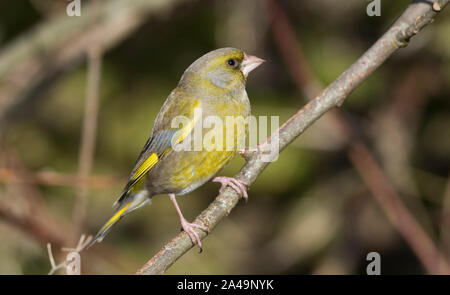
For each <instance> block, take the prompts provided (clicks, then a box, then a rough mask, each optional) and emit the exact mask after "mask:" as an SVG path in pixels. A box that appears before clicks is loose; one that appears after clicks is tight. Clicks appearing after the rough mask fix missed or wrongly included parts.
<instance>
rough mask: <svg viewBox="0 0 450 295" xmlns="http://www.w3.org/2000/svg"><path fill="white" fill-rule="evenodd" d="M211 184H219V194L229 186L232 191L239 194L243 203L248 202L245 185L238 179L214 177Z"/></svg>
mask: <svg viewBox="0 0 450 295" xmlns="http://www.w3.org/2000/svg"><path fill="white" fill-rule="evenodd" d="M212 181H213V182H220V183H221V184H222V186H221V187H220V189H219V192H220V193H222V192H223V190H224V189H225V188H226V187H227V186H229V187H231V188H232V189H234V190H235V191H236V192H237V193H238V194H240V195H241V196H242V197H243V198H244V199H245V201H247V200H248V194H247V184H246V183H245V182H244V181H242V180H239V179H236V178H233V177H227V176H219V177H215V178H214V179H213V180H212Z"/></svg>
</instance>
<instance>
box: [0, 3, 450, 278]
mask: <svg viewBox="0 0 450 295" xmlns="http://www.w3.org/2000/svg"><path fill="white" fill-rule="evenodd" d="M70 3H71V2H69V1H64V0H58V1H54V0H28V1H25V0H19V1H12V0H7V1H1V3H0V132H1V133H0V273H1V274H46V273H48V272H49V271H50V268H51V266H50V262H49V258H48V254H47V248H46V244H47V243H51V245H52V248H53V253H54V255H55V259H56V261H57V262H61V261H62V260H63V259H64V257H65V255H66V253H65V252H62V251H61V247H74V246H75V245H76V244H77V241H78V240H79V238H80V235H81V234H83V233H84V234H87V235H92V234H95V233H96V231H97V230H98V229H99V227H100V226H101V225H102V224H103V223H104V222H105V220H106V219H107V218H109V217H110V216H111V214H112V212H113V208H112V203H113V202H114V201H115V199H116V198H117V196H118V195H119V194H120V192H121V190H122V187H123V185H124V184H125V182H126V178H127V176H128V173H129V172H130V170H131V168H132V167H133V165H134V161H135V160H136V158H137V156H138V154H139V152H140V150H141V148H142V146H143V145H144V143H145V141H146V139H147V137H148V135H149V133H150V131H151V128H152V124H153V120H154V118H155V116H156V114H157V113H158V111H159V108H160V107H161V105H162V103H163V102H164V100H165V98H166V96H167V95H168V94H169V92H170V91H171V90H172V89H173V88H174V87H176V85H177V83H178V80H179V78H180V77H181V75H182V73H183V71H184V70H185V69H186V68H187V67H188V66H189V65H190V64H191V63H192V62H193V61H194V60H195V59H197V58H198V57H200V56H201V55H203V54H205V53H206V52H208V51H211V50H214V49H216V48H220V47H226V46H233V47H237V48H241V49H243V50H244V51H246V52H247V53H250V54H254V55H256V56H259V57H262V58H264V59H266V60H267V62H266V63H265V64H264V65H263V66H261V67H260V68H258V69H257V70H256V71H254V72H253V73H252V74H251V75H250V77H249V80H248V83H247V92H248V94H249V97H250V100H251V103H252V113H253V115H256V116H258V115H267V116H272V115H277V116H280V123H282V122H284V121H285V120H286V119H288V118H289V117H290V116H291V115H293V114H294V113H295V112H296V111H297V110H298V109H299V108H301V107H302V106H303V105H304V104H305V103H306V102H307V101H308V99H311V98H312V97H314V96H315V95H316V94H318V93H319V92H320V90H321V89H323V88H324V87H325V86H326V85H328V84H329V83H331V82H332V81H333V80H334V79H336V78H337V77H338V75H340V74H341V73H342V72H343V71H344V70H346V69H347V68H348V67H349V66H350V65H351V64H352V63H353V62H354V61H355V60H356V59H357V58H358V57H359V56H361V55H362V54H363V53H364V51H365V50H367V49H368V48H369V47H370V46H371V45H372V44H373V43H374V42H375V41H376V40H377V38H379V37H380V36H381V35H382V34H383V33H384V32H385V31H386V30H387V29H388V28H389V26H390V25H391V24H392V23H393V22H394V21H395V19H396V18H397V17H398V16H399V15H400V14H401V13H402V12H403V11H404V9H405V8H406V7H407V6H408V4H409V3H410V1H408V0H399V1H386V0H382V1H381V16H378V17H369V16H368V15H367V14H366V6H367V5H368V3H369V1H363V0H347V1H332V0H314V1H313V0H304V1H298V0H286V1H271V0H245V1H241V0H227V1H220V0H215V1H200V0H191V1H188V0H184V1H181V0H166V1H162V0H158V1H156V0H145V1H144V0H127V1H122V0H103V1H102V0H97V1H95V0H94V1H87V0H82V1H81V15H80V16H72V17H69V16H68V15H67V13H66V8H67V5H69V4H70ZM447 10H448V9H447ZM449 57H450V17H449V12H448V11H444V12H442V14H441V15H439V16H438V17H437V19H436V21H435V22H434V23H433V24H432V25H430V26H428V27H426V28H425V29H424V30H423V31H422V32H420V34H419V35H418V36H416V37H414V38H413V40H412V42H411V44H410V45H409V46H408V47H406V48H405V49H401V50H400V51H398V52H397V53H395V54H394V55H393V56H392V57H391V58H390V59H389V60H388V61H387V62H386V63H385V64H383V65H382V66H381V68H380V69H378V70H377V71H376V72H375V73H374V74H373V75H371V76H370V77H369V78H368V79H367V80H366V81H365V82H364V83H363V84H362V85H361V86H360V87H358V89H357V90H356V91H354V93H352V94H351V95H350V96H349V97H348V99H347V100H346V101H345V103H344V105H343V106H342V108H341V109H340V110H337V111H332V112H329V113H327V114H326V115H325V116H323V117H322V118H321V119H320V120H318V121H317V122H316V123H315V124H313V126H311V127H310V128H309V129H308V130H307V131H306V132H305V133H304V134H303V135H301V136H300V138H298V139H297V140H296V141H295V142H293V143H292V144H291V145H290V146H289V147H288V148H287V149H286V150H284V151H283V152H282V153H281V154H280V157H279V159H278V160H277V161H276V162H274V163H272V164H270V165H269V166H268V168H267V169H266V170H265V171H264V172H263V173H262V174H261V175H260V177H259V178H258V179H257V181H256V182H255V183H254V185H252V186H251V188H250V190H249V195H250V199H249V202H248V203H247V204H245V203H244V202H240V203H239V204H238V205H237V207H236V208H235V210H233V211H232V212H231V214H230V215H229V216H228V217H227V218H224V219H223V220H222V222H221V223H220V224H219V225H218V226H217V227H216V228H215V229H214V231H213V232H212V233H211V234H210V235H208V237H207V238H206V239H205V240H204V241H203V247H204V251H203V253H201V254H198V251H197V249H194V250H191V251H189V252H188V253H187V254H186V255H184V256H183V257H181V259H180V260H178V261H177V262H176V263H175V264H174V265H173V266H172V267H171V268H169V270H168V271H167V274H247V273H250V274H365V273H366V266H367V264H368V263H369V262H368V261H366V255H367V254H368V253H369V252H372V251H376V252H378V253H379V254H380V255H381V272H382V273H383V274H421V273H428V272H430V271H429V269H427V268H426V267H424V263H423V260H422V259H421V258H419V256H420V255H418V253H420V251H422V252H423V251H426V250H425V249H426V247H425V246H424V248H423V249H422V250H420V249H419V250H417V249H416V250H412V249H413V248H414V247H412V244H411V239H416V242H417V243H419V244H420V243H421V242H424V243H425V244H426V241H422V240H421V237H422V236H420V235H415V234H414V228H413V229H412V232H413V234H412V237H410V239H408V238H406V239H405V235H404V234H402V229H403V233H404V232H408V224H406V225H405V224H403V225H400V227H401V228H400V230H399V228H398V227H397V226H393V223H392V220H393V218H394V219H395V218H396V217H397V218H400V219H401V218H402V216H403V215H402V214H404V213H405V212H406V214H409V216H412V217H413V220H415V221H416V222H417V223H418V228H420V229H421V230H423V232H424V233H425V234H426V235H425V237H428V238H429V240H430V241H431V242H432V244H434V247H435V248H436V249H438V250H439V251H440V252H441V253H442V255H443V256H446V257H447V258H449V255H450V182H449V164H450V100H449V96H450V83H449V82H450V63H449ZM355 142H356V143H357V144H358V145H357V146H359V147H361V145H362V146H363V149H362V150H357V151H356V152H355V149H354V148H355V144H354V143H355ZM352 144H353V146H352ZM352 147H353V148H352ZM358 151H359V152H358ZM361 151H362V152H361ZM367 159H369V160H370V159H372V160H374V162H371V161H367ZM243 164H244V160H243V159H242V158H240V157H236V158H235V159H234V160H233V161H232V163H231V164H229V165H228V166H227V167H226V168H225V169H224V170H222V172H221V173H220V174H223V175H227V176H232V175H233V174H235V173H236V172H237V171H239V169H240V167H242V165H243ZM374 169H375V170H376V169H378V170H376V171H378V172H381V173H382V176H380V177H378V178H377V179H375V178H374V177H373V176H374V175H378V174H376V173H375V174H374V173H371V172H373V171H372V170H374ZM375 170H374V171H375ZM377 180H378V181H377ZM218 188H219V185H218V184H217V183H207V184H205V185H204V186H202V187H201V188H199V189H197V190H196V191H194V192H192V193H190V194H189V195H187V196H185V197H181V198H180V199H179V204H180V206H181V208H182V211H183V213H184V214H185V217H186V218H187V219H188V220H193V219H194V218H195V216H197V215H198V214H199V213H200V212H201V211H202V210H204V209H205V208H206V207H207V206H208V204H209V203H210V202H211V201H212V200H213V199H214V198H215V196H216V195H217V192H218ZM383 194H385V196H384V197H385V198H384V199H383V198H380V196H381V197H382V196H383ZM376 195H378V198H376ZM374 196H375V198H374ZM380 199H381V201H380ZM393 199H395V200H397V199H398V200H401V202H400V209H401V210H400V209H398V203H395V204H397V205H395V204H394V205H392V204H391V203H389V202H392V200H393ZM377 200H378V201H377ZM383 200H384V201H383ZM390 204H391V205H390ZM389 208H391V209H389ZM392 208H394V209H392ZM389 210H390V211H389ZM389 214H391V215H389ZM389 216H390V217H389ZM402 226H403V227H402ZM416 228H417V227H416ZM179 230H180V224H179V220H178V217H177V214H176V211H175V209H174V208H173V205H172V204H171V202H170V201H169V199H168V198H167V197H166V196H157V197H155V198H153V203H152V205H151V206H146V207H144V208H142V209H140V210H138V211H136V212H134V213H133V214H131V215H128V216H127V217H126V218H124V219H123V220H122V221H121V222H119V224H118V225H117V226H116V227H115V228H114V229H113V230H112V231H111V233H110V234H109V235H108V236H107V237H106V238H105V240H104V241H103V242H102V243H101V244H99V245H96V246H94V247H92V248H90V249H88V250H84V251H83V252H82V253H81V266H82V273H84V274H129V273H134V272H135V271H136V270H137V269H138V268H140V267H141V266H142V265H143V264H144V263H145V262H146V261H147V260H148V259H150V258H151V257H152V256H153V255H154V254H155V253H156V252H157V251H158V250H159V249H161V247H162V246H163V245H164V244H165V243H167V242H168V241H169V240H170V239H172V238H173V237H174V236H175V235H176V234H177V233H179ZM59 273H65V271H64V270H63V271H61V272H59Z"/></svg>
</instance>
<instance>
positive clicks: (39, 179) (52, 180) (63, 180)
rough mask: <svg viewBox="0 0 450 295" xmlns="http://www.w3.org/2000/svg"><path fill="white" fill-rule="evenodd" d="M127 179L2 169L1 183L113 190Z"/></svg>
mask: <svg viewBox="0 0 450 295" xmlns="http://www.w3.org/2000/svg"><path fill="white" fill-rule="evenodd" d="M125 179H126V178H125V177H115V176H106V175H91V176H88V177H83V178H79V177H78V175H75V174H69V173H61V172H52V171H38V172H31V171H27V172H24V171H18V170H17V169H9V168H0V183H30V184H43V185H54V186H68V187H73V186H78V185H79V183H85V185H86V186H89V187H90V188H103V189H104V188H111V187H112V186H115V185H122V183H123V181H125Z"/></svg>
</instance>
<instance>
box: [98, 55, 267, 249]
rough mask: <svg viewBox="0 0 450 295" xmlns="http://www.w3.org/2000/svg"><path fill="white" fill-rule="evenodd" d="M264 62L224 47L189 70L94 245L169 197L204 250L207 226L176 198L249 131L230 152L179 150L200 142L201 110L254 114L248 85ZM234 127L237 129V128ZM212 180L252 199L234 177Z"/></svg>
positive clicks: (206, 176) (209, 174)
mask: <svg viewBox="0 0 450 295" xmlns="http://www.w3.org/2000/svg"><path fill="white" fill-rule="evenodd" d="M262 62H263V60H262V59H260V58H258V57H255V56H251V55H247V54H245V53H244V52H243V51H242V50H239V49H236V48H221V49H217V50H214V51H211V52H209V53H207V54H205V55H203V56H202V57H200V58H199V59H197V60H196V61H195V62H194V63H192V64H191V65H190V66H189V67H188V68H187V69H186V71H185V72H184V74H183V76H182V77H181V79H180V81H179V83H178V86H177V87H176V88H175V89H174V90H173V91H172V92H171V93H170V95H169V96H168V97H167V99H166V101H165V102H164V104H163V106H162V107H161V109H160V111H159V113H158V115H157V117H156V120H155V123H154V126H153V129H152V132H151V135H150V138H149V139H148V140H147V142H146V144H145V145H144V148H143V150H142V152H141V154H140V155H139V157H138V159H137V162H136V164H135V166H134V168H133V170H132V171H131V175H130V177H129V180H128V183H127V184H126V185H125V188H124V190H123V192H122V194H121V195H120V196H119V198H118V199H117V201H116V203H115V205H117V208H116V211H115V213H114V214H113V216H112V217H111V218H110V219H109V220H108V221H107V222H106V223H105V225H104V226H103V227H102V228H101V229H100V231H99V232H98V233H97V235H96V236H95V237H94V239H93V240H92V241H91V245H92V244H94V243H95V242H100V241H102V239H103V238H104V236H105V235H106V234H107V233H108V232H109V230H110V229H111V227H112V226H113V225H114V224H115V223H117V221H119V220H120V219H121V218H122V217H123V216H125V215H126V214H128V213H130V212H131V211H134V210H136V209H138V208H140V207H142V206H143V205H145V204H147V203H149V202H150V201H151V198H152V197H153V196H154V195H158V194H168V195H169V197H170V199H171V201H172V202H173V204H174V206H175V209H176V211H177V213H178V215H179V218H180V221H181V226H182V228H183V230H184V231H185V232H186V233H187V234H188V235H189V237H190V239H191V240H192V243H193V244H194V245H195V244H197V245H198V246H199V247H200V250H201V249H202V244H201V241H200V238H199V236H198V234H197V233H196V231H195V230H194V229H196V228H197V229H200V230H203V231H207V228H206V227H204V226H202V225H198V224H195V223H190V222H188V221H187V220H186V219H185V218H184V217H183V214H182V213H181V210H180V208H179V206H178V204H177V201H176V198H175V196H181V195H184V194H187V193H189V192H191V191H193V190H195V189H196V188H198V187H199V186H201V185H203V184H204V183H205V182H207V181H208V180H210V179H212V178H213V177H214V175H215V174H216V173H217V172H218V171H219V170H220V169H221V168H222V167H223V166H224V165H225V164H227V163H228V162H229V161H230V160H231V159H232V158H233V156H234V155H235V154H236V153H237V152H238V148H237V145H236V142H237V141H238V140H242V139H243V138H245V137H246V135H247V132H248V128H244V129H245V130H244V131H243V132H242V130H241V131H237V132H236V134H234V133H233V132H231V133H233V134H232V136H233V138H231V141H232V142H233V143H234V144H233V145H232V148H230V149H228V148H227V149H208V148H204V147H201V148H194V149H192V148H190V149H189V148H184V149H180V148H179V147H180V146H181V145H183V146H184V147H186V146H188V147H192V145H195V144H196V143H195V136H192V134H193V133H194V130H195V128H196V127H195V126H197V124H198V120H199V119H198V116H196V112H198V111H201V114H202V117H210V116H214V117H215V118H218V119H221V120H226V118H227V117H230V116H231V117H238V116H241V117H243V118H246V117H248V116H250V102H249V99H248V96H247V93H246V91H245V84H246V80H247V76H248V74H249V73H250V72H251V71H252V70H254V69H255V68H256V67H258V66H259V65H260V64H261V63H262ZM175 118H183V119H185V123H184V124H178V125H177V124H174V119H175ZM174 125H175V126H174ZM180 125H182V126H180ZM205 125H206V124H205ZM235 127H236V126H235V125H232V128H235ZM205 130H211V128H206V127H204V128H203V129H201V132H203V133H204V132H205ZM231 133H227V132H225V135H223V138H224V140H225V141H230V136H229V134H231ZM217 141H219V140H217ZM177 147H178V148H177ZM213 181H215V182H220V183H221V184H222V186H221V189H220V190H221V191H222V190H223V189H224V188H225V187H227V186H230V187H231V188H233V189H234V190H236V191H237V192H238V193H239V194H241V195H242V196H243V197H244V198H246V199H247V192H246V189H247V187H246V184H245V183H244V182H242V181H240V180H237V179H234V178H231V177H216V178H214V179H213Z"/></svg>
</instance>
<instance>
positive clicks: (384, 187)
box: [267, 0, 450, 274]
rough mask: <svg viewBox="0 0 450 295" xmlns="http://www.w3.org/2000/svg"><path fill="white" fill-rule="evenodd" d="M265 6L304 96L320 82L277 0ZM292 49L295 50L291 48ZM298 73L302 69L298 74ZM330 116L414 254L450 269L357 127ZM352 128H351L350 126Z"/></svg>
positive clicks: (437, 268)
mask: <svg viewBox="0 0 450 295" xmlns="http://www.w3.org/2000/svg"><path fill="white" fill-rule="evenodd" d="M267 8H268V9H267V10H268V12H269V14H270V15H271V17H272V23H271V27H272V32H273V35H274V39H275V41H276V44H277V46H278V47H279V49H280V51H281V53H282V57H283V58H284V59H285V63H286V65H287V67H288V69H289V72H290V73H291V76H292V79H293V81H294V82H295V84H296V85H297V87H298V88H299V90H300V91H302V92H303V94H304V95H305V96H306V97H307V98H312V97H311V95H310V93H311V91H314V89H315V88H316V87H317V85H320V83H319V82H318V81H317V80H315V77H314V76H313V75H312V74H311V71H310V70H309V67H308V65H307V63H306V59H305V58H304V57H303V55H302V50H301V46H300V43H299V42H298V41H297V39H296V36H295V32H294V30H293V28H292V26H291V25H290V24H289V21H288V18H287V16H286V14H285V13H284V11H283V10H282V8H281V7H280V6H279V4H278V2H277V1H275V0H267ZM292 49H294V50H292ZM300 73H304V74H302V75H300ZM329 118H330V119H331V120H333V127H334V128H335V129H336V130H333V131H332V132H333V134H337V135H338V136H340V137H342V139H341V140H346V141H347V150H346V152H347V156H348V158H349V160H350V162H351V163H352V165H353V166H354V167H355V170H356V171H357V172H358V173H359V174H360V176H361V178H362V180H363V181H364V183H365V184H366V186H367V187H368V188H369V190H370V192H371V195H372V197H374V199H375V201H376V202H378V204H379V205H380V207H381V209H382V210H383V211H384V213H385V214H386V216H387V218H388V219H389V221H390V222H391V223H392V225H393V226H394V228H395V229H396V230H397V231H398V232H399V233H400V235H401V236H402V237H403V238H404V239H405V241H406V242H407V243H408V245H409V246H410V248H411V249H412V250H413V252H414V253H415V254H416V256H417V258H418V259H419V260H420V262H421V263H422V264H423V265H424V267H425V268H426V270H427V271H428V272H429V273H432V274H433V273H434V274H439V273H450V266H449V265H448V263H447V261H446V259H445V257H444V256H443V255H442V254H441V253H440V251H439V250H438V248H437V247H436V245H435V244H434V242H433V240H432V239H431V238H430V237H429V235H428V234H427V233H426V232H425V231H424V230H423V228H422V226H421V225H420V224H419V223H418V222H417V221H416V219H415V218H414V216H413V215H412V214H411V212H410V211H409V210H408V209H407V207H406V206H405V204H404V202H403V201H402V199H401V198H400V196H399V195H398V194H397V192H396V191H395V190H394V189H393V186H392V185H391V183H390V182H389V180H388V179H387V178H386V177H385V175H384V173H383V171H382V169H381V167H380V166H379V165H378V163H377V162H376V160H375V156H374V155H373V153H372V152H371V151H370V149H369V147H368V146H367V145H366V144H365V143H364V142H363V139H361V138H358V134H359V132H358V130H356V129H357V128H355V126H354V124H352V123H351V122H350V121H349V120H346V117H345V116H343V115H342V113H340V112H330V114H329ZM352 129H353V130H352Z"/></svg>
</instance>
